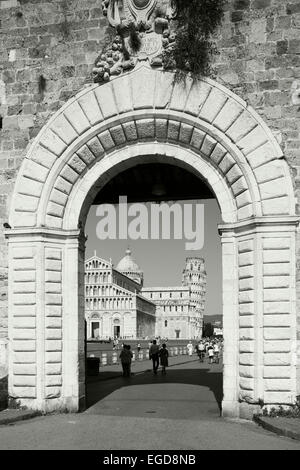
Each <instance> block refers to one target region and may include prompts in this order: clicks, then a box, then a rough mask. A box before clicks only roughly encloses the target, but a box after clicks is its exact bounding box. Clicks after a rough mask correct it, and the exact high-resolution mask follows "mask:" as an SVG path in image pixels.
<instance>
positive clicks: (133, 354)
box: [132, 351, 135, 362]
mask: <svg viewBox="0 0 300 470" xmlns="http://www.w3.org/2000/svg"><path fill="white" fill-rule="evenodd" d="M134 361H135V351H132V362H134Z"/></svg>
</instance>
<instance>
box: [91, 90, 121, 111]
mask: <svg viewBox="0 0 300 470" xmlns="http://www.w3.org/2000/svg"><path fill="white" fill-rule="evenodd" d="M94 93H95V95H96V99H97V101H98V104H99V107H100V109H101V114H102V116H103V118H104V119H108V118H110V117H112V116H115V115H116V114H118V110H117V106H116V101H115V97H114V93H113V89H112V86H111V84H109V85H107V86H103V85H102V86H101V85H99V86H98V87H97V88H95V89H94Z"/></svg>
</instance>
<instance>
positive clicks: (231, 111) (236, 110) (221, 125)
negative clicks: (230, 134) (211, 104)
mask: <svg viewBox="0 0 300 470" xmlns="http://www.w3.org/2000/svg"><path fill="white" fill-rule="evenodd" d="M243 111H244V108H243V107H242V106H241V105H240V104H239V103H237V102H236V101H233V100H228V101H227V102H226V103H225V105H224V106H223V108H222V109H221V111H220V112H219V114H218V115H217V117H216V119H215V120H214V126H216V127H218V129H220V130H221V131H223V132H225V131H226V130H227V129H228V128H229V127H231V126H232V125H233V123H234V122H235V121H236V119H237V118H238V117H239V116H240V115H241V114H242V112H243Z"/></svg>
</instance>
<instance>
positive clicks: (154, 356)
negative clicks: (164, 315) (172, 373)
mask: <svg viewBox="0 0 300 470" xmlns="http://www.w3.org/2000/svg"><path fill="white" fill-rule="evenodd" d="M158 352H159V347H158V346H157V344H156V340H155V339H154V340H153V341H152V344H151V346H150V349H149V357H150V359H151V360H152V364H153V372H154V374H155V375H156V374H157V369H158V366H159V356H158Z"/></svg>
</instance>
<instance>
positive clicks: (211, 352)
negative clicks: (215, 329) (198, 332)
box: [208, 345, 214, 364]
mask: <svg viewBox="0 0 300 470" xmlns="http://www.w3.org/2000/svg"><path fill="white" fill-rule="evenodd" d="M208 358H209V364H212V363H213V358H214V348H213V347H212V345H209V346H208Z"/></svg>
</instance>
